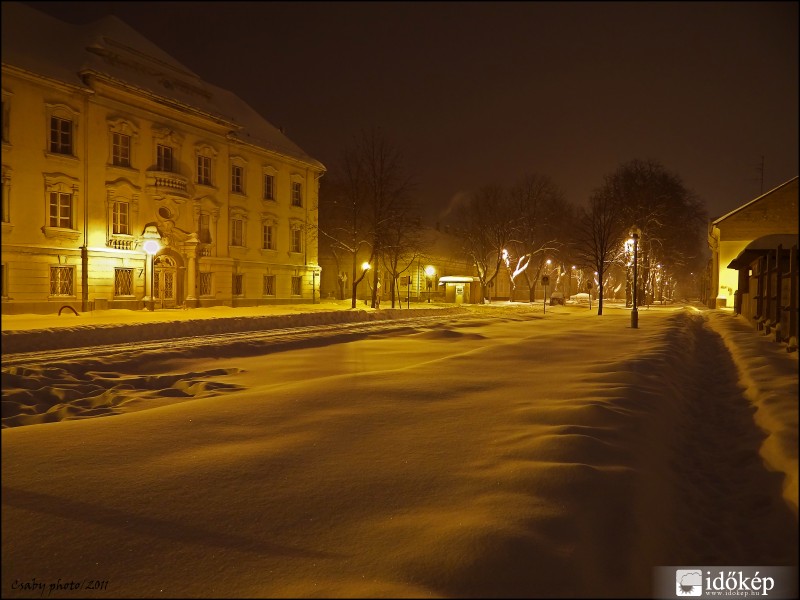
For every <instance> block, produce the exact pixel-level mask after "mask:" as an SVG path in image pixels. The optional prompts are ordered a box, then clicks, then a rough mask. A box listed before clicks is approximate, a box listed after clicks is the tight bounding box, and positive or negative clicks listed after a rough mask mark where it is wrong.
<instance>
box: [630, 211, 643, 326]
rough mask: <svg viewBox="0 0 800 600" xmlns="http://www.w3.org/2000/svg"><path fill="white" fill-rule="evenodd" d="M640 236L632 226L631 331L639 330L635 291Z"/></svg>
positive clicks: (637, 283) (639, 232)
mask: <svg viewBox="0 0 800 600" xmlns="http://www.w3.org/2000/svg"><path fill="white" fill-rule="evenodd" d="M640 235H642V230H641V229H639V228H638V227H636V226H635V225H634V227H633V229H632V230H631V237H632V238H633V310H631V329H638V328H639V308H638V304H637V298H636V295H637V290H636V288H637V287H638V286H639V280H638V276H639V236H640Z"/></svg>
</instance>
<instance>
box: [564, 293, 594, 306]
mask: <svg viewBox="0 0 800 600" xmlns="http://www.w3.org/2000/svg"><path fill="white" fill-rule="evenodd" d="M569 299H570V302H574V303H575V304H584V303H585V304H589V301H590V298H589V294H587V293H586V292H580V293H579V294H574V295H572V296H570V297H569Z"/></svg>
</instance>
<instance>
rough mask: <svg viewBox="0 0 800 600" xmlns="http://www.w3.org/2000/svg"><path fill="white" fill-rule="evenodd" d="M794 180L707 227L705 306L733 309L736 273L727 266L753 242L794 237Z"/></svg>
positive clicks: (795, 193) (796, 219)
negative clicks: (708, 286) (708, 259)
mask: <svg viewBox="0 0 800 600" xmlns="http://www.w3.org/2000/svg"><path fill="white" fill-rule="evenodd" d="M797 197H798V189H797V178H795V179H793V180H791V181H789V182H787V183H785V184H783V185H782V186H779V187H778V188H776V189H774V190H772V191H770V192H767V193H766V194H764V195H763V196H761V197H759V198H757V199H755V200H754V201H752V202H751V203H749V204H746V205H744V206H743V207H741V208H740V209H738V210H736V211H734V212H732V213H730V214H728V215H726V216H724V217H721V218H720V219H717V220H716V221H714V222H712V223H711V225H710V226H709V235H708V241H709V246H710V248H711V251H712V258H711V260H712V268H711V290H710V291H711V294H710V299H709V306H710V307H712V308H714V307H724V306H728V307H731V306H733V294H734V292H735V291H736V289H737V288H738V285H739V280H738V277H739V276H738V273H737V271H736V270H734V269H728V265H729V264H730V263H731V261H732V260H734V259H735V258H736V257H737V256H739V254H740V253H741V252H742V250H744V249H745V248H746V247H747V245H748V244H749V243H750V242H752V241H753V240H755V239H758V238H760V237H762V236H765V235H770V234H797V233H798V213H797V209H798V206H797Z"/></svg>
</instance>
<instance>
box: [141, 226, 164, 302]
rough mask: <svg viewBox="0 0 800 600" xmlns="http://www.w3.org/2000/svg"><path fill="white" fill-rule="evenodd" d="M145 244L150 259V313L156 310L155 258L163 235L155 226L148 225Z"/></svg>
mask: <svg viewBox="0 0 800 600" xmlns="http://www.w3.org/2000/svg"><path fill="white" fill-rule="evenodd" d="M142 239H143V240H144V243H143V244H142V247H143V248H144V251H145V252H147V255H148V256H149V257H150V311H151V312H152V311H154V310H155V297H154V295H153V283H154V281H155V279H154V271H155V256H156V254H158V251H159V250H161V243H160V240H161V234H159V233H158V229H156V226H155V225H148V226H147V227H145V229H144V233H143V234H142Z"/></svg>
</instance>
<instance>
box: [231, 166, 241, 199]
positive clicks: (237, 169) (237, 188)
mask: <svg viewBox="0 0 800 600" xmlns="http://www.w3.org/2000/svg"><path fill="white" fill-rule="evenodd" d="M231 191H232V192H235V193H237V194H244V167H241V166H239V165H232V166H231Z"/></svg>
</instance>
